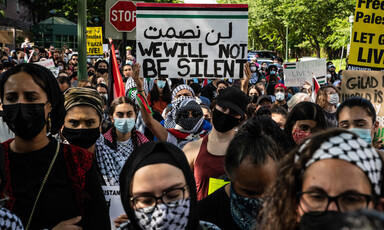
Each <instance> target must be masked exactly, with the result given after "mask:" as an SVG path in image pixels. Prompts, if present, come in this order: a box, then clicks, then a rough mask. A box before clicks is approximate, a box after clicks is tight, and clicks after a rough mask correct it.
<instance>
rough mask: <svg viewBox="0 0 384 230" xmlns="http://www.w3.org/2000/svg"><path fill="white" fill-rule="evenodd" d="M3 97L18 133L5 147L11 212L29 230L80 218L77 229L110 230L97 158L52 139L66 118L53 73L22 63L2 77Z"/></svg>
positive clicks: (10, 122)
mask: <svg viewBox="0 0 384 230" xmlns="http://www.w3.org/2000/svg"><path fill="white" fill-rule="evenodd" d="M0 92H1V94H0V97H1V100H2V102H3V103H4V105H3V108H4V114H5V121H6V123H7V125H8V126H9V128H10V129H11V130H12V131H13V132H14V133H15V138H14V139H11V140H8V141H6V142H3V143H2V146H3V148H4V162H5V176H6V184H5V193H6V194H7V195H8V196H9V201H8V202H7V203H6V207H7V208H9V209H10V210H11V211H12V212H14V213H15V214H16V215H18V216H19V217H20V219H21V221H22V222H23V224H24V226H25V227H26V229H52V228H53V227H54V226H56V225H57V224H58V223H59V222H62V221H65V220H68V219H70V218H74V217H77V219H76V221H74V222H72V225H75V224H77V225H80V226H82V227H83V228H85V229H109V228H110V225H109V218H108V212H107V209H106V203H105V199H104V197H103V194H102V191H101V186H100V183H99V181H98V180H97V173H96V168H95V165H94V164H93V156H92V154H91V153H90V152H88V151H86V150H85V149H82V148H79V147H77V146H74V145H66V144H62V143H59V142H58V141H57V140H56V139H54V138H53V137H51V135H54V134H57V133H58V132H59V130H60V129H61V127H62V126H63V123H64V116H65V110H64V98H63V94H62V93H61V91H60V88H59V85H58V83H57V81H56V78H55V77H54V76H53V74H52V73H51V72H50V71H49V70H48V69H46V68H44V67H42V66H40V65H34V64H29V63H26V64H20V65H19V66H17V67H15V68H12V69H10V70H8V71H7V72H5V74H4V75H3V76H2V79H1V81H0ZM79 216H81V218H80V217H79ZM80 220H81V222H80ZM79 222H80V223H79Z"/></svg>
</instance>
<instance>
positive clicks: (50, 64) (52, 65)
mask: <svg viewBox="0 0 384 230" xmlns="http://www.w3.org/2000/svg"><path fill="white" fill-rule="evenodd" d="M35 64H38V65H41V66H44V67H45V68H47V69H49V70H50V71H51V72H52V73H53V75H54V76H55V77H57V76H59V68H57V67H56V66H55V63H54V62H53V59H47V60H45V61H39V62H35Z"/></svg>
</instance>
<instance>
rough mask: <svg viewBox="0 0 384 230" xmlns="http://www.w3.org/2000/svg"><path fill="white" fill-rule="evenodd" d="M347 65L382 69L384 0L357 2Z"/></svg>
mask: <svg viewBox="0 0 384 230" xmlns="http://www.w3.org/2000/svg"><path fill="white" fill-rule="evenodd" d="M348 64H350V65H355V66H359V67H370V68H371V69H369V70H380V69H384V0H357V2H356V12H355V18H354V23H353V30H352V40H351V50H350V54H349V60H348Z"/></svg>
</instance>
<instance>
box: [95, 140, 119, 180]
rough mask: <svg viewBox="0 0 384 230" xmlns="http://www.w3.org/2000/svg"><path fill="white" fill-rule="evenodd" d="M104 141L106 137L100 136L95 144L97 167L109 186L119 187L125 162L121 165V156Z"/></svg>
mask: <svg viewBox="0 0 384 230" xmlns="http://www.w3.org/2000/svg"><path fill="white" fill-rule="evenodd" d="M104 140H105V139H104V136H103V135H100V137H99V139H97V141H96V144H95V157H96V162H97V166H98V167H99V170H100V173H101V175H102V176H103V178H104V181H105V183H106V185H107V186H114V185H119V174H120V170H121V168H122V167H123V165H124V162H125V161H124V162H122V165H120V164H119V163H120V161H119V154H118V153H117V152H116V151H115V150H113V149H111V148H109V147H108V146H107V145H105V144H104ZM119 169H120V170H119Z"/></svg>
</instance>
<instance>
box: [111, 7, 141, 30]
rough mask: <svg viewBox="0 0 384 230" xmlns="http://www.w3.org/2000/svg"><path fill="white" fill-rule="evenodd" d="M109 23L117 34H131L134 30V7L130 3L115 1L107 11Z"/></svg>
mask: <svg viewBox="0 0 384 230" xmlns="http://www.w3.org/2000/svg"><path fill="white" fill-rule="evenodd" d="M109 23H111V24H112V25H113V27H115V29H116V30H117V31H119V32H131V31H133V30H134V29H135V28H136V5H135V3H134V2H132V1H117V2H116V3H115V4H114V5H113V6H112V7H111V8H110V9H109Z"/></svg>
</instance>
